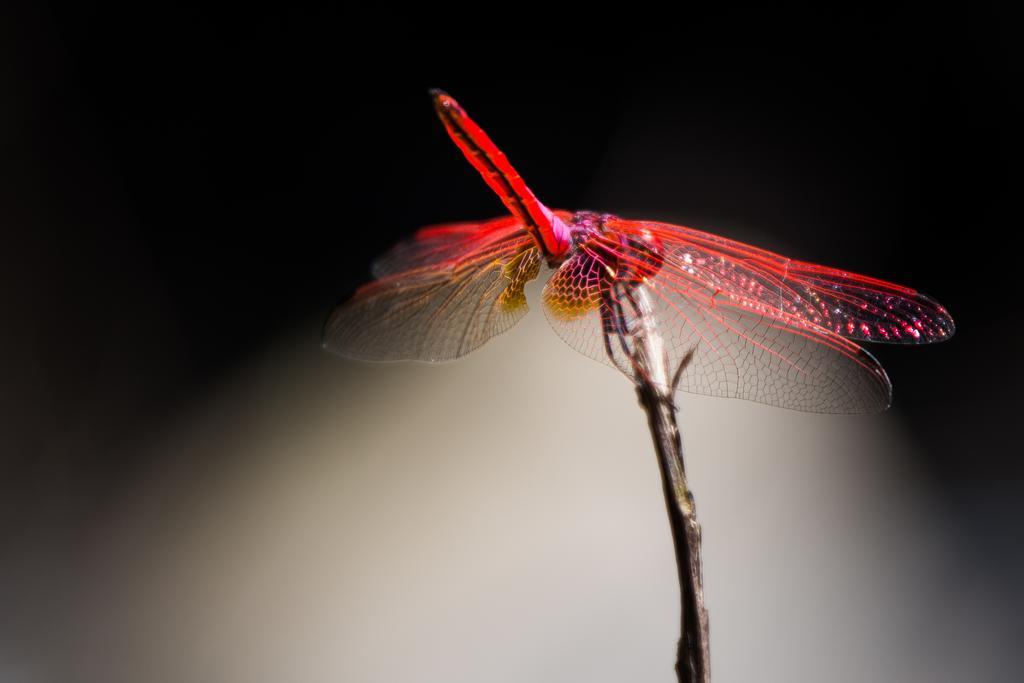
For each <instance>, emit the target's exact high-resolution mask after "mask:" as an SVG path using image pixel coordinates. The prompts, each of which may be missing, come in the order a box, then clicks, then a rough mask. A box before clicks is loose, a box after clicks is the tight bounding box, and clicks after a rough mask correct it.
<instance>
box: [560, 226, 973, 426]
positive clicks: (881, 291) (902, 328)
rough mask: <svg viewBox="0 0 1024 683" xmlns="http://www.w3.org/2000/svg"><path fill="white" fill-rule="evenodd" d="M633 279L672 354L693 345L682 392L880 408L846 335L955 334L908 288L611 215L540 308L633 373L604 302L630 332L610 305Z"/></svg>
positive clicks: (599, 355) (866, 367)
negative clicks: (617, 341)
mask: <svg viewBox="0 0 1024 683" xmlns="http://www.w3.org/2000/svg"><path fill="white" fill-rule="evenodd" d="M639 276H642V277H639ZM624 280H629V282H624ZM631 287H632V288H643V292H644V296H645V297H646V299H647V300H648V301H649V302H650V304H651V307H652V311H653V315H654V318H655V323H656V325H657V327H658V329H659V330H660V333H661V336H662V339H663V342H664V345H665V351H666V352H667V355H668V357H669V361H670V362H672V363H678V362H679V361H680V360H681V359H682V358H684V357H686V356H687V355H688V354H691V352H692V356H691V360H690V363H689V365H688V366H687V369H686V371H685V372H684V373H683V375H682V377H681V379H680V384H679V388H680V389H682V390H685V391H691V392H694V393H699V394H705V395H711V396H724V397H733V398H744V399H748V400H753V401H757V402H760V403H766V404H770V405H775V406H780V407H784V408H791V409H796V410H804V411H812V412H831V413H851V412H875V411H879V410H884V409H885V408H886V407H887V406H888V405H889V402H890V397H891V385H890V383H889V380H888V378H887V376H886V374H885V371H884V370H883V369H882V368H881V366H880V365H879V364H878V362H877V361H876V360H875V359H874V357H872V356H871V354H869V353H868V352H867V351H865V350H864V349H862V348H861V347H860V346H858V344H856V343H855V342H854V341H852V340H853V339H857V340H862V339H870V340H872V341H890V342H904V343H921V342H926V341H937V340H940V339H944V338H948V337H949V336H950V335H951V334H952V332H953V323H952V320H951V319H950V318H949V315H948V313H947V312H946V311H945V309H943V308H942V307H941V306H939V305H938V304H937V303H935V302H934V301H932V300H931V299H928V298H927V297H923V296H921V295H919V294H917V293H916V292H914V291H913V290H910V289H907V288H903V287H899V286H898V285H892V284H890V283H884V282H882V281H878V280H872V279H870V278H865V277H863V276H857V275H851V274H847V273H844V272H842V271H837V270H833V269H827V268H823V267H820V266H814V265H813V264H804V263H799V262H794V261H791V260H789V259H786V258H784V257H781V256H778V255H776V254H772V253H771V252H767V251H764V250H760V249H757V248H755V247H750V246H748V245H744V244H742V243H739V242H734V241H731V240H726V239H724V238H720V237H717V236H715V235H710V234H708V233H703V232H700V231H696V230H690V229H688V228H681V227H677V226H672V225H667V224H663V223H650V222H639V221H623V220H619V219H610V220H609V221H608V222H606V223H605V232H604V233H603V234H601V235H598V236H596V237H594V238H593V239H592V240H591V241H590V242H589V243H587V244H584V245H582V247H581V249H580V250H579V251H577V253H575V254H574V255H573V256H572V257H571V258H570V259H569V260H567V261H566V262H565V263H563V264H562V266H561V267H560V268H559V269H558V270H557V271H556V273H555V274H554V276H552V278H551V279H550V280H549V282H548V284H547V286H546V287H545V289H544V295H543V298H544V304H545V306H544V308H545V312H546V314H547V317H548V320H549V321H550V322H551V324H552V326H553V327H554V328H555V330H556V332H557V333H558V334H559V335H560V336H561V337H562V338H563V339H564V340H565V341H566V342H567V343H569V345H570V346H573V347H574V348H576V349H577V350H579V351H581V352H582V353H584V354H586V355H588V356H591V357H593V358H596V359H598V360H602V361H605V362H609V363H610V364H612V365H614V366H616V367H619V368H620V369H622V370H623V371H624V372H627V374H631V365H630V363H629V361H628V359H627V358H625V357H624V356H623V351H622V349H621V348H620V347H617V346H616V345H615V344H614V343H612V344H608V343H607V340H608V338H609V336H611V337H612V341H613V342H614V337H615V334H616V330H615V329H610V328H609V320H610V319H613V316H612V314H611V311H610V308H612V307H617V308H618V310H619V311H624V312H625V317H626V318H627V320H626V328H627V329H630V328H632V326H633V325H634V323H635V322H636V321H634V320H631V319H629V318H630V315H631V313H630V312H629V307H627V306H619V305H618V304H620V303H621V301H620V298H621V296H622V292H628V291H629V290H630V288H631ZM826 309H827V310H826ZM865 327H867V331H865ZM880 329H885V330H886V331H888V332H889V336H888V337H886V336H885V335H883V334H881V332H880V331H879V330H880ZM911 329H913V330H916V331H917V335H915V334H914V333H913V332H911V331H910V330H911ZM897 330H898V331H899V334H898V335H897V334H896V331H897ZM847 337H849V338H847Z"/></svg>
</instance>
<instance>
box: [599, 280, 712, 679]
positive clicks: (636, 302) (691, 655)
mask: <svg viewBox="0 0 1024 683" xmlns="http://www.w3.org/2000/svg"><path fill="white" fill-rule="evenodd" d="M623 303H625V304H626V305H627V306H628V308H629V310H628V319H627V312H626V310H625V309H624V307H623ZM604 310H605V311H606V313H605V315H607V316H609V318H608V319H607V320H606V321H605V326H604V329H605V348H606V349H607V351H608V354H609V357H610V358H611V359H612V362H613V363H615V362H616V351H617V350H618V351H619V352H620V353H622V354H623V355H625V356H627V357H628V358H629V361H630V364H631V365H632V374H633V380H634V382H635V384H636V393H637V398H638V399H639V401H640V405H641V406H642V407H643V409H644V410H645V411H646V413H647V421H648V424H649V425H650V428H651V437H652V439H653V440H654V449H655V451H656V452H657V454H658V465H659V467H660V469H661V482H662V488H663V490H664V494H665V505H666V507H667V509H668V518H669V525H670V527H671V529H672V541H673V544H674V546H675V552H676V567H677V570H678V573H679V592H680V601H681V606H680V638H679V647H678V651H677V654H676V674H677V676H678V678H679V682H680V683H710V681H711V651H710V641H709V631H708V612H707V609H706V608H705V605H704V579H703V570H702V565H701V530H700V523H699V522H698V521H697V510H696V507H695V506H694V501H693V494H692V493H690V489H689V486H688V485H687V481H686V468H685V466H684V464H683V446H682V439H681V437H680V434H679V427H678V425H677V423H676V405H675V401H674V400H673V396H674V395H675V391H676V388H677V386H678V384H679V378H680V377H681V376H682V373H683V370H685V369H686V366H687V364H688V363H689V362H690V360H691V359H692V357H693V352H692V351H691V352H690V354H688V355H687V356H686V357H685V358H683V360H682V361H681V362H680V363H679V366H678V367H677V368H676V371H675V372H674V373H673V374H671V375H670V374H669V362H668V354H667V353H666V351H665V348H664V344H663V343H662V339H661V336H660V334H659V331H658V329H657V325H656V321H655V316H654V313H653V309H652V307H651V305H650V300H649V298H648V294H647V292H646V290H645V289H644V287H643V285H639V286H637V287H635V288H631V289H629V290H625V289H621V288H620V290H619V291H617V292H615V296H614V297H613V296H609V297H608V298H607V299H606V306H605V307H604ZM613 336H614V337H615V339H614V340H613V339H612V337H613ZM620 367H621V366H620Z"/></svg>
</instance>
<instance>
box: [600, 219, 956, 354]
mask: <svg viewBox="0 0 1024 683" xmlns="http://www.w3.org/2000/svg"><path fill="white" fill-rule="evenodd" d="M609 227H610V228H611V229H613V230H620V231H624V232H626V233H627V234H629V233H632V234H635V233H638V232H639V233H648V234H651V235H653V236H654V237H655V238H656V239H658V240H659V241H660V242H661V243H662V244H663V245H664V246H665V249H666V256H667V257H668V258H667V259H666V265H667V266H668V267H669V268H670V269H671V268H675V269H676V270H677V271H683V272H684V273H686V274H690V275H692V276H693V277H695V278H698V279H700V280H703V281H705V282H707V283H708V284H711V285H713V286H717V285H719V284H724V285H726V286H728V287H732V288H733V289H735V288H736V287H742V286H743V283H744V282H748V283H749V281H750V280H751V279H759V278H760V279H764V278H765V277H767V278H769V279H770V286H769V287H767V288H766V289H765V291H764V292H763V296H761V297H756V296H755V298H758V299H759V300H760V302H761V303H763V304H764V305H767V306H769V307H778V308H780V309H782V310H783V311H784V313H785V314H786V315H788V316H792V317H796V318H800V319H803V320H804V321H806V322H808V323H811V324H813V325H817V326H820V327H825V328H828V329H829V330H831V331H832V332H834V333H835V334H838V335H839V336H842V337H846V338H848V339H855V340H857V341H869V342H885V343H895V344H927V343H931V342H937V341H943V340H945V339H949V338H950V337H952V336H953V333H954V332H955V330H956V326H955V325H954V323H953V318H952V317H951V316H950V315H949V312H948V311H947V310H946V309H945V308H944V307H943V306H942V305H940V304H939V303H938V302H937V301H935V300H934V299H931V298H930V297H928V296H926V295H924V294H921V293H920V292H917V291H915V290H913V289H911V288H909V287H904V286H902V285H897V284H894V283H891V282H886V281H884V280H879V279H876V278H872V277H868V276H865V275H858V274H856V273H850V272H847V271H844V270H839V269H836V268H829V267H827V266H820V265H817V264H814V263H807V262H804V261H797V260H794V259H790V258H786V257H785V256H780V255H779V254H775V253H773V252H770V251H767V250H764V249H759V248H757V247H753V246H750V245H748V244H743V243H742V242H737V241H735V240H729V239H726V238H724V237H719V236H718V235H713V234H711V233H706V232H701V231H700V230H694V229H692V228H686V227H683V226H678V225H671V224H668V223H657V222H653V221H624V220H620V219H616V220H614V221H612V222H611V223H609ZM702 259H703V260H702ZM716 259H717V262H716ZM745 296H747V297H750V296H751V292H748V293H747V294H746V295H745Z"/></svg>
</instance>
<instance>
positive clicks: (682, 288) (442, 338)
mask: <svg viewBox="0 0 1024 683" xmlns="http://www.w3.org/2000/svg"><path fill="white" fill-rule="evenodd" d="M431 95H432V97H433V101H434V107H435V109H436V111H437V115H438V116H439V117H440V119H441V121H442V123H444V126H445V128H446V129H447V131H448V134H449V135H450V136H451V138H452V140H453V141H454V142H455V144H456V145H458V147H459V149H461V150H462V152H463V154H465V156H466V159H467V160H468V161H469V163H470V164H472V165H473V167H474V168H476V170H477V171H479V172H480V174H481V175H482V176H483V179H484V181H485V182H486V183H487V184H488V185H489V186H490V187H491V189H492V190H494V191H495V192H496V193H497V194H498V196H499V197H500V198H501V201H502V202H504V204H505V206H506V207H507V208H508V210H509V211H510V213H511V215H510V216H505V217H502V218H494V219H491V220H486V221H475V222H465V223H453V224H449V225H440V226H435V227H428V228H423V229H422V230H420V231H419V232H418V233H416V235H415V236H414V237H413V238H412V239H411V240H409V241H406V242H402V243H400V244H398V245H397V246H396V247H394V248H393V249H392V250H391V251H390V252H389V253H387V254H385V255H384V256H383V257H381V258H380V259H378V260H377V261H376V262H375V263H374V264H373V275H374V277H375V278H376V279H375V280H374V281H372V282H370V283H369V284H366V285H364V286H363V287H361V288H360V289H359V290H357V292H356V294H355V295H354V296H353V297H352V299H351V300H349V301H347V302H346V303H344V304H342V305H340V306H338V307H337V308H336V309H335V310H334V311H333V313H332V314H331V316H330V318H329V319H328V321H327V323H326V325H325V328H324V340H323V343H324V347H325V348H327V349H329V350H331V351H334V352H336V353H339V354H341V355H343V356H347V357H351V358H358V359H363V360H399V359H415V360H424V361H444V360H450V359H453V358H458V357H459V356H462V355H465V354H467V353H469V352H470V351H473V350H474V349H476V348H478V347H479V346H480V345H481V344H483V343H484V342H486V341H487V340H488V339H490V338H491V337H493V336H494V335H497V334H500V333H502V332H505V331H506V330H508V329H509V328H511V327H512V326H513V325H514V324H515V323H516V322H517V321H518V320H519V319H520V318H521V317H522V316H523V315H524V314H525V313H526V310H527V305H526V296H525V294H524V287H525V285H526V284H527V283H528V282H529V281H531V280H533V279H534V278H536V277H537V276H538V275H539V274H540V272H541V270H545V272H546V275H547V277H548V280H547V284H546V285H545V287H544V291H543V294H542V297H541V298H542V303H543V307H544V311H545V313H546V314H547V318H548V321H549V322H550V323H551V325H552V327H554V329H555V331H556V332H557V333H558V334H559V336H560V337H561V338H562V339H563V340H565V341H566V342H567V343H568V344H569V345H570V346H571V347H573V348H575V349H576V350H578V351H580V352H582V353H584V354H585V355H587V356H590V357H592V358H596V359H598V360H602V361H605V362H608V363H610V364H611V365H613V366H615V367H618V368H619V369H620V370H622V371H623V372H625V373H626V374H627V375H630V376H631V377H632V376H633V372H634V369H633V367H632V365H631V363H630V360H629V358H628V353H627V349H628V346H627V345H626V344H625V343H624V341H625V340H626V339H627V338H628V337H629V335H630V334H631V333H632V328H633V326H634V325H638V324H639V323H640V322H641V321H639V320H638V316H639V314H640V312H639V311H637V310H636V308H635V306H630V305H629V304H630V302H632V301H635V297H634V294H636V293H638V292H639V291H640V290H642V291H643V292H644V295H643V296H644V300H645V302H647V305H646V306H645V311H644V313H645V315H647V316H648V317H653V321H654V324H655V325H656V327H657V329H658V330H659V333H660V336H661V339H662V346H663V349H664V352H665V353H666V359H665V360H666V361H668V362H669V363H671V364H678V363H680V362H682V361H684V359H686V368H685V371H684V373H683V375H682V376H681V377H679V378H678V388H679V389H681V390H684V391H690V392H694V393H698V394H705V395H710V396H725V397H734V398H744V399H748V400H752V401H758V402H760V403H766V404H770V405H774V406H781V407H784V408H791V409H796V410H804V411H813V412H825V413H857V412H874V411H881V410H884V409H885V408H887V407H888V406H889V403H890V400H891V396H892V385H891V384H890V382H889V378H888V376H887V375H886V373H885V370H883V369H882V367H881V365H879V363H878V361H876V360H875V358H874V357H873V356H872V355H871V354H870V353H868V352H867V351H866V350H864V349H863V348H862V347H861V345H860V343H861V342H887V343H894V344H926V343H930V342H936V341H942V340H944V339H948V338H949V337H951V336H952V335H953V331H954V325H953V320H952V318H951V317H950V315H949V313H948V312H947V311H946V309H945V308H943V307H942V306H941V305H939V304H938V303H937V302H936V301H934V300H932V299H930V298H929V297H927V296H925V295H923V294H921V293H919V292H916V291H915V290H913V289H910V288H908V287H904V286H901V285H896V284H892V283H890V282H885V281H883V280H877V279H875V278H871V277H866V276H864V275H857V274H854V273H849V272H846V271H843V270H837V269H834V268H828V267H825V266H820V265H816V264H813V263H806V262H802V261H797V260H794V259H790V258H786V257H784V256H780V255H778V254H775V253H772V252H770V251H766V250H764V249H759V248H757V247H753V246H750V245H747V244H743V243H741V242H737V241H734V240H730V239H726V238H724V237H719V236H717V235H713V234H711V233H707V232H701V231H699V230H694V229H692V228H686V227H682V226H677V225H670V224H667V223H659V222H655V221H645V220H626V219H623V218H619V217H617V216H613V215H611V214H606V213H595V212H591V211H578V212H575V213H572V212H569V211H559V210H551V209H549V208H547V207H546V206H544V204H542V203H541V202H540V201H539V200H538V199H537V197H536V196H534V194H533V192H531V191H530V189H529V188H528V187H527V186H526V183H524V182H523V179H522V178H521V177H520V176H519V174H518V173H517V172H516V170H515V169H514V168H513V167H512V165H511V164H510V163H509V161H508V159H507V158H506V157H505V155H504V154H503V153H502V152H501V150H499V149H498V147H497V146H496V145H495V144H494V143H493V142H492V141H491V139H490V138H489V137H488V136H487V134H486V133H485V132H484V131H483V129H481V128H480V127H479V126H478V125H477V124H476V123H475V122H474V121H473V120H472V119H471V118H470V117H469V116H468V115H467V114H466V112H465V110H464V109H463V108H462V107H460V106H459V104H458V103H457V102H456V101H455V100H454V99H453V98H452V97H450V96H449V95H448V94H446V93H444V92H442V91H440V90H433V91H431Z"/></svg>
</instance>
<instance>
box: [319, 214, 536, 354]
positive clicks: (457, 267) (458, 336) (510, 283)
mask: <svg viewBox="0 0 1024 683" xmlns="http://www.w3.org/2000/svg"><path fill="white" fill-rule="evenodd" d="M539 270H540V254H539V252H538V250H537V248H536V247H535V246H534V241H533V238H532V237H530V235H529V234H528V233H527V232H526V231H525V230H524V229H523V227H522V225H521V224H520V223H518V222H517V221H516V220H515V219H512V218H499V219H494V220H491V221H486V222H482V223H458V224H453V225H442V226H436V227H431V228H424V229H423V230H421V231H419V232H418V233H417V234H416V235H415V236H414V237H413V238H412V239H411V240H408V241H406V242H403V243H401V244H399V245H397V246H396V247H394V248H393V249H392V250H391V251H390V252H388V253H387V254H385V255H384V256H383V257H381V258H380V259H379V260H378V261H377V262H376V263H374V266H373V273H374V276H375V277H376V278H377V279H376V280H374V281H373V282H370V283H369V284H367V285H364V286H363V287H361V288H360V289H359V290H357V291H356V293H355V295H354V296H353V297H352V298H351V299H350V300H349V301H347V302H345V303H343V304H341V305H339V306H338V307H337V308H335V309H334V311H333V312H332V313H331V316H330V317H329V318H328V320H327V323H326V324H325V326H324V333H323V345H324V347H325V348H326V349H328V350H330V351H333V352H335V353H338V354H340V355H343V356H347V357H350V358H356V359H360V360H425V361H443V360H451V359H454V358H458V357H459V356H463V355H465V354H467V353H469V352H470V351H473V350H474V349H476V348H478V347H479V346H480V345H482V344H483V343H484V342H486V341H487V340H488V339H490V338H491V337H493V336H494V335H496V334H500V333H502V332H505V331H506V330H508V329H509V328H511V327H512V326H513V325H515V323H516V322H517V321H518V320H519V319H520V318H521V317H522V316H523V315H525V313H526V311H527V306H526V297H525V295H524V294H523V287H524V286H525V285H526V283H527V282H529V281H530V280H532V279H533V278H535V277H536V276H537V273H538V272H539Z"/></svg>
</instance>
